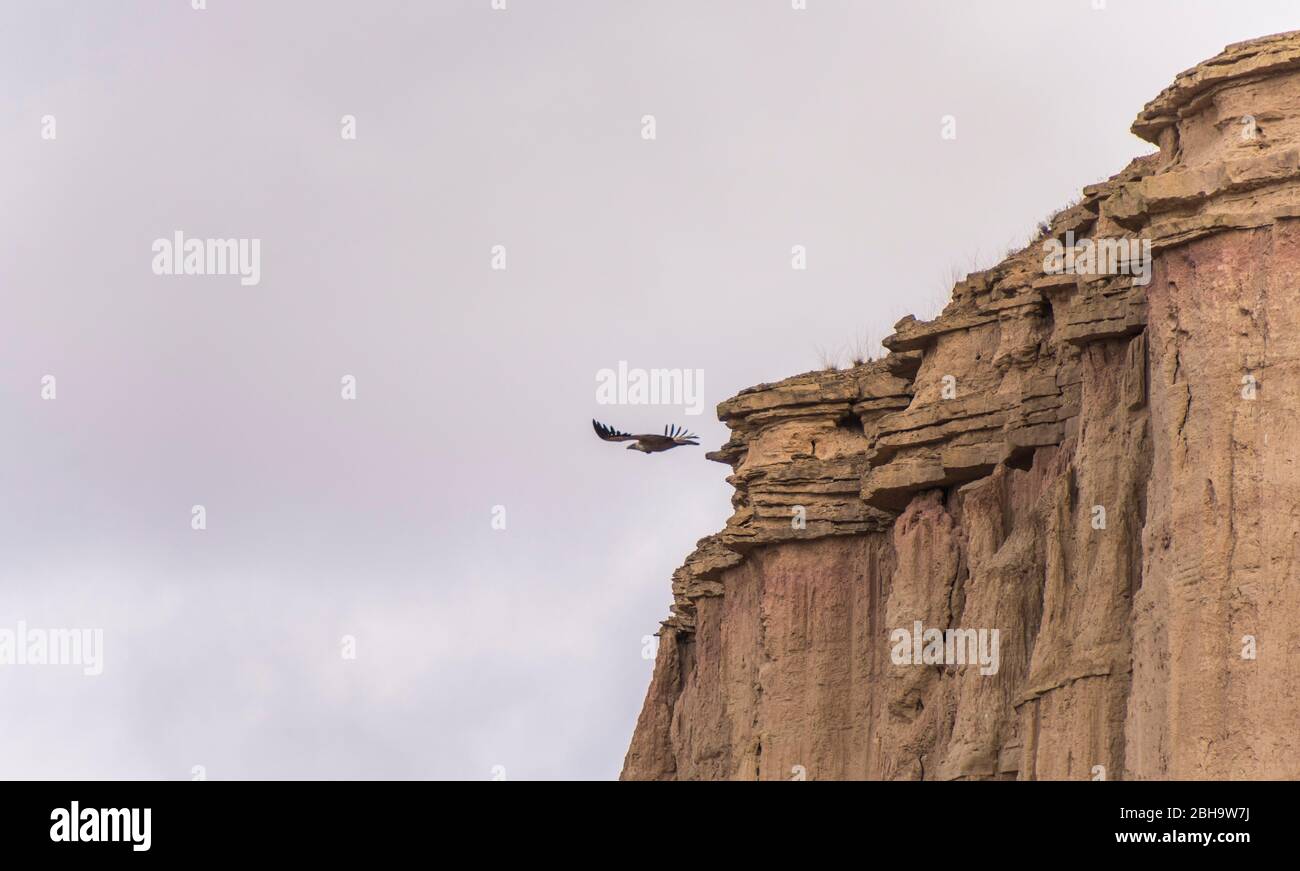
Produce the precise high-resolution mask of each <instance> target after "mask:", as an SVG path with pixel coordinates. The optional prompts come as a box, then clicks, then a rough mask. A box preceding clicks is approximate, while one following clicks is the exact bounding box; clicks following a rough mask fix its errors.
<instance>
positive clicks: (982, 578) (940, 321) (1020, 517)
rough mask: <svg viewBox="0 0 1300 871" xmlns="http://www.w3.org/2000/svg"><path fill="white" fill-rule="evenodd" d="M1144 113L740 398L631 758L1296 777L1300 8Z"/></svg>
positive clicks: (791, 771)
mask: <svg viewBox="0 0 1300 871" xmlns="http://www.w3.org/2000/svg"><path fill="white" fill-rule="evenodd" d="M1132 129H1133V132H1134V133H1135V134H1137V135H1138V136H1140V137H1142V138H1143V139H1146V140H1148V141H1150V142H1151V143H1153V144H1155V145H1156V146H1158V147H1159V151H1158V152H1157V153H1154V154H1151V155H1148V156H1145V157H1141V158H1138V159H1136V160H1134V161H1133V162H1132V163H1130V164H1129V165H1128V166H1127V167H1125V168H1124V169H1123V170H1122V171H1121V172H1119V173H1118V174H1117V175H1115V176H1113V177H1111V178H1110V179H1108V180H1107V181H1106V182H1104V183H1101V184H1097V185H1092V186H1090V187H1087V188H1084V190H1083V193H1082V199H1081V200H1080V202H1078V204H1076V205H1074V206H1071V207H1070V208H1068V209H1065V210H1064V211H1062V212H1060V213H1058V214H1056V215H1055V216H1054V217H1053V218H1052V219H1051V221H1050V222H1049V223H1048V225H1047V226H1046V227H1045V228H1044V231H1043V235H1042V238H1040V239H1039V240H1036V241H1035V242H1033V243H1031V244H1030V245H1029V246H1027V247H1026V248H1025V249H1023V250H1022V251H1019V252H1017V253H1015V254H1012V255H1010V256H1008V257H1007V258H1006V259H1005V260H1003V261H1002V262H1001V263H999V264H998V265H997V266H995V267H993V268H992V269H989V270H986V271H984V272H979V273H975V274H972V275H969V276H967V277H966V279H964V280H963V281H961V282H959V283H958V284H957V285H956V286H955V287H954V288H953V291H952V299H951V302H950V303H949V304H948V306H947V307H946V308H945V309H944V311H943V313H942V314H941V315H940V316H939V317H937V318H936V319H935V320H933V321H929V322H921V321H916V320H915V319H913V318H911V317H908V318H904V319H903V320H902V321H900V322H899V323H898V324H897V325H896V326H895V333H894V334H893V335H892V336H890V337H889V338H888V339H886V340H885V342H884V344H885V346H886V347H887V348H888V349H889V350H890V353H889V354H888V355H887V356H885V357H884V358H883V359H881V360H878V361H874V362H870V363H867V364H865V365H861V366H857V367H855V368H853V369H848V370H842V371H824V372H812V373H808V374H804V375H799V376H795V377H793V378H788V379H786V380H784V381H780V382H778V383H775V384H762V385H759V386H757V387H752V388H749V389H748V390H745V391H742V392H741V393H740V394H739V395H738V396H735V397H733V398H731V399H729V400H727V401H725V402H723V403H722V404H721V405H719V407H718V414H719V417H720V419H721V420H723V421H724V422H725V423H726V424H727V425H728V427H729V428H730V429H731V438H730V440H729V441H728V442H727V443H726V444H725V445H723V446H722V448H721V449H720V450H718V451H716V452H714V453H711V454H709V457H710V459H714V460H717V461H720V462H723V463H726V464H728V465H730V466H731V468H732V470H733V471H732V474H731V476H730V477H729V478H728V480H729V482H730V483H732V484H733V485H734V487H735V495H734V497H733V500H732V501H733V505H734V508H735V513H734V514H733V516H732V517H731V518H730V520H728V522H727V524H726V527H725V528H724V529H723V530H722V531H721V532H718V533H717V534H715V535H711V536H709V537H708V538H705V539H703V540H702V541H700V542H699V545H698V546H697V548H696V549H695V551H694V552H693V553H692V554H691V555H690V556H689V557H687V559H686V562H685V564H684V565H683V566H682V567H681V568H680V569H678V570H677V571H676V572H675V573H674V575H673V579H672V592H673V599H674V601H673V604H672V608H671V616H670V617H669V619H668V620H666V621H665V622H664V623H663V626H662V628H661V632H660V644H659V650H658V656H657V660H656V663H655V669H654V674H653V677H652V679H651V683H650V688H649V690H648V692H647V694H646V699H645V704H644V708H643V710H642V712H641V715H640V718H639V720H638V722H637V726H636V731H635V734H634V735H633V737H632V742H631V747H630V749H629V750H628V753H627V758H626V760H625V763H624V770H623V777H624V778H625V779H763V780H768V779H777V780H788V779H791V778H807V779H819V780H823V779H850V778H870V779H926V780H930V779H957V778H998V779H1021V780H1033V779H1111V780H1115V779H1163V778H1179V779H1186V778H1223V779H1238V778H1300V739H1297V736H1296V728H1295V726H1296V724H1297V723H1300V673H1298V672H1297V670H1296V669H1295V668H1294V667H1293V664H1294V663H1295V662H1297V660H1296V659H1295V657H1296V655H1297V653H1298V652H1300V629H1297V628H1296V627H1297V626H1298V625H1300V578H1298V577H1297V552H1298V548H1300V471H1298V467H1297V458H1300V396H1298V395H1297V393H1298V392H1300V391H1298V390H1297V384H1298V383H1300V378H1297V377H1296V376H1297V373H1296V368H1297V361H1300V329H1298V327H1300V297H1298V296H1297V288H1300V223H1298V222H1297V220H1296V219H1297V218H1300V32H1294V33H1287V34H1279V35H1276V36H1270V37H1265V38H1263V39H1257V40H1252V41H1250V42H1244V43H1238V44H1236V45H1232V46H1229V47H1228V48H1227V49H1225V50H1224V51H1223V53H1222V54H1220V55H1219V56H1217V57H1215V58H1213V59H1211V60H1209V61H1206V62H1204V63H1202V64H1200V65H1198V66H1196V67H1195V68H1193V69H1191V70H1188V71H1187V72H1184V73H1182V74H1180V75H1179V76H1177V77H1176V79H1175V81H1174V83H1173V84H1172V85H1171V86H1170V87H1169V88H1167V89H1165V90H1164V91H1163V92H1162V93H1161V94H1160V95H1159V96H1158V97H1156V98H1155V99H1154V100H1152V101H1151V102H1150V103H1148V104H1147V106H1146V107H1145V108H1144V109H1143V110H1142V112H1141V113H1140V114H1139V115H1138V118H1137V120H1136V121H1135V122H1134V124H1133V128H1132ZM1051 251H1057V252H1060V255H1061V256H1060V257H1059V258H1056V259H1054V260H1052V261H1051V262H1049V259H1051V258H1049V257H1047V256H1045V252H1051ZM1288 373H1291V374H1290V375H1288ZM930 630H936V631H937V632H938V633H939V636H940V637H942V638H944V641H943V642H941V643H940V645H939V646H938V647H932V646H931V644H930V642H931V640H932V635H931V633H930ZM994 630H996V633H997V634H996V636H993V634H992V633H993V631H994ZM899 631H905V632H906V633H908V636H907V640H906V643H904V642H903V641H900V639H901V638H902V636H900V635H898V632H899ZM968 632H969V633H978V634H979V635H978V638H979V641H976V635H975V634H970V635H969V639H970V646H969V648H965V647H964V646H963V641H964V639H965V638H966V636H964V635H963V634H962V633H968ZM954 634H955V635H956V642H955V643H954V642H953V640H952V639H953V636H954ZM913 635H915V636H916V637H915V638H913V637H912V636H913ZM990 641H991V643H992V644H993V645H994V647H995V649H994V650H992V651H989V652H991V653H995V654H996V657H997V663H996V667H985V666H986V665H988V664H987V663H986V661H985V660H984V659H983V658H981V659H980V660H979V661H978V662H974V663H973V662H972V661H971V660H970V659H969V658H968V659H966V660H965V661H964V662H954V660H953V655H954V652H956V653H957V654H958V655H960V654H961V652H962V651H963V650H964V649H969V651H970V656H972V657H973V656H976V655H977V654H978V655H981V656H982V654H983V653H984V652H985V648H986V647H988V642H990Z"/></svg>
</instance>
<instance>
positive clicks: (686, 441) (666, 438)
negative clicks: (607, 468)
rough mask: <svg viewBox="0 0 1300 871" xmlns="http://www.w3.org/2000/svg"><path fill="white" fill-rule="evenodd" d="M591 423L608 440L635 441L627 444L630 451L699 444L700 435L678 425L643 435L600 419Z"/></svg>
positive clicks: (650, 450)
mask: <svg viewBox="0 0 1300 871" xmlns="http://www.w3.org/2000/svg"><path fill="white" fill-rule="evenodd" d="M591 425H592V426H593V427H595V428H596V435H598V436H600V437H601V438H602V439H604V440H605V441H607V442H634V444H630V445H628V446H627V449H628V450H629V451H641V452H642V453H643V454H657V453H659V452H660V451H671V450H672V449H673V448H675V447H677V446H678V445H698V444H699V442H697V441H694V440H695V439H698V438H699V436H697V435H694V434H693V433H689V432H687V431H686V430H685V429H683V428H681V427H678V426H666V427H664V434H663V435H654V434H650V433H646V434H643V435H629V434H628V433H625V432H619V431H618V430H616V429H614V428H613V427H612V426H605V424H603V423H600V422H599V421H595V420H593V421H592V422H591Z"/></svg>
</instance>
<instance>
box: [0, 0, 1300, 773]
mask: <svg viewBox="0 0 1300 871" xmlns="http://www.w3.org/2000/svg"><path fill="white" fill-rule="evenodd" d="M207 5H208V8H207V9H206V10H204V11H195V10H192V9H191V8H190V0H149V2H145V0H140V2H128V0H120V2H111V3H108V2H96V0H81V2H56V0H40V2H35V0H33V2H17V0H0V160H2V162H3V166H4V170H3V171H0V203H3V206H0V234H2V235H3V237H4V240H5V244H3V245H2V246H0V293H2V294H3V297H2V299H0V494H2V495H0V628H5V627H8V628H11V629H12V628H14V627H15V626H16V623H17V621H18V620H26V621H27V623H28V624H29V625H32V626H37V627H69V628H72V627H102V628H103V630H104V633H105V646H106V650H105V661H104V674H103V675H101V676H99V677H86V676H83V675H82V673H81V670H80V669H79V668H76V667H68V668H56V667H35V666H25V667H16V666H8V667H0V778H35V777H42V778H44V777H55V778H69V777H78V778H83V777H84V778H102V777H113V778H177V779H189V778H190V776H191V774H190V772H191V768H192V766H194V765H203V766H206V768H207V773H208V776H209V777H210V778H212V779H232V778H359V777H369V778H468V779H487V778H490V777H491V776H492V769H493V766H497V765H500V766H504V767H505V770H506V774H507V777H508V778H509V779H512V780H518V779H532V778H613V777H615V776H617V774H618V771H619V769H620V767H621V765H622V760H623V755H624V753H625V752H626V749H627V744H628V740H629V738H630V736H631V733H632V728H633V725H634V723H635V720H636V716H637V713H638V711H639V709H640V706H641V702H642V699H643V697H644V694H645V690H646V686H647V683H648V680H649V677H650V673H651V666H652V663H651V662H649V661H646V660H644V659H643V658H642V656H641V649H642V641H641V639H642V636H644V635H646V634H648V633H651V632H653V631H655V630H656V628H657V626H658V621H659V620H661V619H663V618H664V617H665V616H666V615H667V613H668V605H669V603H670V601H671V594H670V590H669V579H670V576H671V574H672V571H673V569H675V568H676V567H677V566H678V565H680V563H681V561H682V559H683V558H684V557H685V555H686V554H687V553H688V552H689V551H690V549H691V548H692V547H693V545H694V543H695V541H696V540H697V539H698V538H701V537H703V536H705V535H707V534H709V533H711V532H714V531H716V530H717V529H719V528H720V527H721V525H722V523H723V522H724V520H725V519H726V517H727V516H728V514H729V513H730V504H729V497H730V488H729V487H728V486H727V485H726V483H725V481H724V478H725V476H726V474H727V473H728V469H727V468H726V467H725V466H721V465H718V464H715V463H710V462H707V461H705V460H704V457H703V454H704V452H705V451H706V450H712V449H715V448H716V447H717V446H718V445H719V444H720V443H721V442H723V441H724V440H725V439H726V430H725V428H724V427H723V426H722V425H721V424H719V423H717V422H716V421H715V420H714V416H713V414H712V408H713V407H714V406H715V405H716V404H717V403H718V402H719V401H721V400H723V399H725V398H727V397H728V396H730V395H732V394H734V393H735V392H736V391H738V390H739V389H741V388H744V387H746V386H749V385H752V384H757V383H759V382H762V381H772V380H776V379H779V378H782V377H785V376H787V375H792V374H795V373H798V372H802V371H806V370H808V369H811V368H815V367H816V365H817V362H818V359H817V358H818V349H819V348H829V349H835V348H840V347H843V346H844V345H846V344H848V343H849V342H851V341H852V340H853V339H854V338H855V337H857V336H859V335H866V334H871V335H873V336H875V337H876V338H879V337H880V336H883V335H886V334H887V333H888V332H889V331H890V330H889V328H890V326H891V325H892V324H893V322H894V321H895V320H897V319H898V318H899V317H900V316H902V315H903V314H906V313H908V312H915V313H917V314H918V315H920V316H928V315H929V314H931V313H933V312H934V311H935V310H936V309H937V308H938V306H939V304H941V302H942V300H943V299H944V298H945V297H946V293H947V289H948V278H949V275H950V273H951V272H952V271H953V270H954V269H956V270H961V271H964V270H965V269H967V268H969V267H970V266H971V265H972V264H978V265H981V266H985V265H989V264H991V263H993V262H995V261H996V259H997V258H998V257H999V256H1000V255H1001V254H1002V252H1004V251H1005V250H1006V249H1007V248H1008V246H1009V245H1011V244H1012V243H1019V242H1023V240H1024V238H1025V237H1026V236H1027V235H1028V234H1029V233H1030V232H1031V231H1032V229H1033V227H1034V225H1035V223H1036V222H1037V221H1039V220H1040V219H1042V218H1043V217H1044V216H1046V215H1048V214H1049V213H1051V212H1052V211H1054V210H1055V209H1056V208H1058V207H1060V206H1061V205H1063V204H1065V203H1066V202H1068V201H1070V200H1071V199H1072V198H1073V197H1075V196H1077V194H1078V192H1079V189H1080V188H1081V187H1082V186H1084V185H1087V184H1090V183H1093V182H1096V181H1098V180H1099V179H1102V178H1104V177H1106V176H1108V175H1110V174H1112V173H1114V172H1116V171H1118V170H1119V169H1121V168H1122V167H1123V166H1124V165H1125V163H1126V162H1127V161H1128V160H1129V159H1130V158H1132V157H1134V156H1136V155H1138V154H1141V153H1145V152H1147V151H1149V150H1150V148H1149V147H1148V146H1147V145H1146V144H1145V143H1142V142H1141V141H1139V140H1137V139H1136V138H1135V137H1133V136H1132V135H1131V134H1129V132H1128V127H1129V124H1130V123H1131V122H1132V120H1133V117H1134V116H1135V115H1136V113H1137V112H1138V111H1139V110H1140V109H1141V107H1142V105H1143V104H1144V103H1145V102H1146V101H1147V100H1149V99H1150V98H1151V97H1153V96H1154V95H1155V94H1156V93H1157V92H1158V91H1159V90H1160V89H1161V88H1163V87H1165V86H1166V85H1167V84H1169V83H1170V82H1171V81H1172V79H1173V77H1174V75H1175V74H1176V73H1178V72H1179V71H1181V70H1183V69H1186V68H1188V67H1190V66H1192V65H1194V64H1196V63H1197V62H1199V61H1201V60H1203V59H1206V58H1209V57H1211V56H1213V55H1214V54H1216V53H1218V52H1219V51H1220V50H1221V49H1222V48H1223V46H1224V45H1226V44H1228V43H1230V42H1235V41H1239V40H1243V39H1249V38H1252V37H1256V36H1262V35H1265V34H1269V33H1275V32H1279V31H1284V30H1288V29H1292V28H1295V27H1296V26H1297V19H1296V17H1295V12H1296V6H1295V3H1294V2H1281V0H1279V2H1246V0H1235V2H1231V3H1226V2H1188V0H1176V2H1174V0H1170V2H1162V0H1142V2H1138V0H1107V3H1106V6H1107V8H1106V9H1105V10H1101V11H1096V10H1093V9H1092V8H1091V0H1023V2H978V0H974V2H972V0H961V2H958V0H952V2H938V0H931V2H914V0H909V2H866V0H862V2H849V0H839V2H836V0H808V6H809V8H808V9H807V10H806V11H793V10H791V9H790V2H789V0H653V2H651V0H640V2H633V0H509V8H508V10H507V11H504V12H499V11H492V10H491V9H490V0H460V2H451V0H445V2H444V0H421V2H406V3H400V2H385V0H365V2H361V0H357V2H342V0H331V2H327V0H275V2H266V0H260V2H258V0H208V3H207ZM346 114H352V115H355V116H356V118H357V133H358V138H357V140H356V141H344V140H343V139H342V138H341V137H340V132H339V131H340V123H339V122H340V118H341V116H343V115H346ZM645 114H653V115H655V116H656V119H657V133H658V138H657V140H656V141H653V142H646V141H643V140H642V139H641V136H640V130H641V124H640V119H641V116H642V115H645ZM946 114H952V115H955V116H956V118H957V125H958V126H957V130H958V136H957V139H956V141H944V140H942V139H941V138H940V135H939V134H940V119H941V117H942V116H943V115H946ZM44 115H54V116H55V118H56V123H57V139H56V140H54V141H44V140H42V139H41V136H40V130H41V118H42V116H44ZM177 229H181V230H183V231H184V232H185V233H186V234H188V235H191V236H196V237H257V238H260V239H261V240H262V264H261V265H262V282H261V284H260V285H258V286H256V287H242V286H240V284H239V281H238V279H237V278H234V277H159V276H155V275H154V274H153V273H152V271H151V269H150V264H151V260H152V253H151V251H150V246H151V243H152V241H153V240H154V239H155V238H158V237H165V236H170V234H171V233H172V232H173V231H174V230H177ZM497 244H503V245H505V246H506V247H507V251H508V269H507V270H506V271H504V272H494V271H492V270H491V269H490V254H491V248H492V246H493V245H497ZM795 244H803V245H806V246H807V247H808V257H809V267H808V270H807V271H806V272H795V271H793V270H791V269H790V266H789V260H790V248H791V246H792V245H795ZM619 360H627V361H628V362H629V365H631V366H638V367H645V368H650V367H688V368H699V369H703V370H704V373H705V380H704V387H705V391H706V396H705V399H706V403H705V405H706V409H707V411H706V413H705V414H704V415H701V416H698V417H688V416H685V415H683V414H682V409H680V408H662V407H660V408H656V407H610V406H599V405H597V404H596V402H595V387H596V381H595V377H596V372H597V371H598V370H600V369H603V368H606V367H614V366H616V365H617V363H618V361H619ZM47 374H52V375H54V376H56V378H57V385H58V398H57V399H56V400H53V401H46V400H42V399H41V397H40V386H41V378H42V376H44V375H47ZM345 374H352V375H355V376H356V378H357V385H358V398H357V400H356V401H354V402H348V401H344V400H342V399H341V398H340V396H339V379H340V378H341V377H342V376H343V375H345ZM593 417H598V418H601V419H602V420H605V421H607V422H608V423H611V424H613V425H615V426H617V427H620V428H623V429H630V430H632V431H634V432H635V431H644V430H646V429H649V430H652V431H658V430H661V429H662V427H663V426H664V424H666V423H670V422H671V423H679V424H684V425H687V426H689V427H691V428H692V429H694V430H695V431H696V432H698V433H699V434H700V435H701V436H702V439H701V441H702V445H701V447H699V448H680V449H677V450H675V451H672V452H670V453H667V454H662V455H657V456H650V457H646V456H642V455H640V454H637V453H634V452H630V451H626V450H624V449H623V446H622V445H610V444H604V443H602V442H600V441H598V440H597V439H596V437H595V436H594V434H593V433H592V432H591V425H590V420H591V418H593ZM195 503H199V504H203V505H204V506H206V508H207V512H208V528H207V529H206V530H204V531H201V532H199V531H193V530H191V529H190V506H191V505H193V504H195ZM498 504H500V505H504V506H506V511H507V515H506V517H507V528H506V529H505V530H503V531H495V530H493V529H492V528H491V516H492V515H491V512H492V506H494V505H498ZM345 634H351V635H355V636H356V638H357V644H358V658H357V659H356V660H355V661H344V660H343V659H342V657H341V655H340V639H341V637H342V636H343V635H345Z"/></svg>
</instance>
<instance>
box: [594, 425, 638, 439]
mask: <svg viewBox="0 0 1300 871" xmlns="http://www.w3.org/2000/svg"><path fill="white" fill-rule="evenodd" d="M591 425H592V426H593V427H595V429H596V435H598V436H600V437H601V438H603V439H604V440H605V441H607V442H630V441H633V440H634V439H635V438H636V436H634V435H628V434H627V433H625V432H619V431H618V430H616V429H614V427H612V426H605V424H603V423H601V422H600V421H597V420H593V421H592V422H591Z"/></svg>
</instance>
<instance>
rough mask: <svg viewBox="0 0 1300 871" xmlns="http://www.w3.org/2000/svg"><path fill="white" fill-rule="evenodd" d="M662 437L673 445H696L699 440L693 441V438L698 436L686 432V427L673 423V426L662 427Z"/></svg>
mask: <svg viewBox="0 0 1300 871" xmlns="http://www.w3.org/2000/svg"><path fill="white" fill-rule="evenodd" d="M664 437H665V438H667V439H668V440H669V441H671V442H672V443H673V444H675V445H698V444H699V442H697V441H695V439H698V438H699V436H697V435H696V434H695V433H692V432H687V431H686V427H684V426H677V425H675V424H674V425H673V426H666V427H664Z"/></svg>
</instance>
